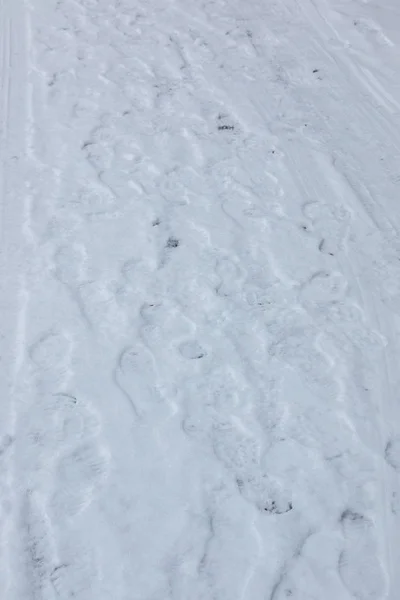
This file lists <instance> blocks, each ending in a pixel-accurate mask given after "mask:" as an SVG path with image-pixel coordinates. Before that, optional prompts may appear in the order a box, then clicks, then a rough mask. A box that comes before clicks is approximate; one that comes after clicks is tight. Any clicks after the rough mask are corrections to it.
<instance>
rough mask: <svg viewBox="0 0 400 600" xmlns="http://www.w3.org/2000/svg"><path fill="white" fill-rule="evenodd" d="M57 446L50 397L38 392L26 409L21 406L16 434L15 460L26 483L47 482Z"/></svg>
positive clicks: (54, 418) (54, 416) (57, 435)
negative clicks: (39, 394)
mask: <svg viewBox="0 0 400 600" xmlns="http://www.w3.org/2000/svg"><path fill="white" fill-rule="evenodd" d="M58 450H59V434H58V431H57V416H56V413H55V411H54V402H53V398H52V397H51V396H50V395H45V396H40V397H38V398H36V401H35V402H34V403H33V404H32V405H30V406H28V407H25V410H23V409H22V407H21V410H20V415H19V419H18V425H17V432H16V436H15V453H16V461H17V464H18V467H19V470H20V472H23V473H24V478H25V484H26V485H32V486H37V485H39V482H40V481H41V480H43V483H44V484H45V485H47V481H48V474H49V472H51V470H52V467H53V461H54V458H55V457H56V456H57V452H58Z"/></svg>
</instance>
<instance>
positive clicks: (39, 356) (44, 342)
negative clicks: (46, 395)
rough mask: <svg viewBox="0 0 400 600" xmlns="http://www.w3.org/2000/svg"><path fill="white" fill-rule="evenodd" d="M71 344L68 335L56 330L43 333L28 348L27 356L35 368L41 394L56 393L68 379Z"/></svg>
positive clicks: (69, 374)
mask: <svg viewBox="0 0 400 600" xmlns="http://www.w3.org/2000/svg"><path fill="white" fill-rule="evenodd" d="M72 348H73V342H72V339H71V338H70V336H69V334H68V333H66V332H61V331H57V330H50V331H48V332H46V333H43V334H42V335H40V336H39V337H38V339H37V340H36V341H35V342H34V343H33V344H32V345H31V346H30V348H29V350H28V355H29V357H30V359H31V361H32V363H33V364H34V365H35V367H36V379H37V384H38V387H39V389H40V390H41V391H42V392H46V391H57V390H59V389H61V388H63V387H65V386H66V385H67V383H68V381H69V379H70V376H71V371H70V364H71V354H72Z"/></svg>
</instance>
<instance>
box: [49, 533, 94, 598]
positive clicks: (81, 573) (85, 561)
mask: <svg viewBox="0 0 400 600" xmlns="http://www.w3.org/2000/svg"><path fill="white" fill-rule="evenodd" d="M58 554H59V559H58V562H57V564H56V565H55V566H54V567H53V569H52V571H51V574H50V581H51V585H52V588H53V591H54V592H55V594H56V597H57V598H60V600H64V599H65V600H67V598H82V599H85V600H89V599H90V598H97V597H98V592H99V591H100V590H99V589H98V585H99V581H100V580H101V571H100V568H99V565H98V560H97V556H96V552H95V551H94V550H93V549H91V548H90V547H89V546H88V545H87V544H85V543H84V542H83V541H82V539H81V534H80V532H79V531H75V532H74V535H73V536H70V538H69V539H68V541H67V542H64V543H63V544H61V545H60V548H59V552H58Z"/></svg>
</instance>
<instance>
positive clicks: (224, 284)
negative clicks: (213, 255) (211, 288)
mask: <svg viewBox="0 0 400 600" xmlns="http://www.w3.org/2000/svg"><path fill="white" fill-rule="evenodd" d="M215 272H216V274H217V275H218V277H219V279H220V283H219V284H218V286H217V288H216V292H217V294H218V296H222V297H229V296H234V295H236V294H238V293H239V292H240V291H241V289H242V282H241V279H242V277H241V272H240V269H239V267H238V266H237V265H236V264H235V263H234V262H233V261H232V260H231V259H230V258H220V259H218V260H217V264H216V267H215Z"/></svg>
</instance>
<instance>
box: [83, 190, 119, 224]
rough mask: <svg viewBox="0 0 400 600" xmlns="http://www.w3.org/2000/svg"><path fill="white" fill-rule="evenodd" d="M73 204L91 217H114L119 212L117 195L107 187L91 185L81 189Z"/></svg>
mask: <svg viewBox="0 0 400 600" xmlns="http://www.w3.org/2000/svg"><path fill="white" fill-rule="evenodd" d="M73 204H74V205H75V206H76V208H77V209H78V210H79V212H81V213H83V215H84V216H85V217H87V218H90V219H96V218H107V217H113V216H114V215H116V214H117V213H118V207H117V202H116V199H115V196H114V195H113V194H112V193H111V192H110V191H109V190H107V188H106V187H100V186H98V187H95V186H93V185H91V186H88V187H86V188H83V189H81V190H80V192H79V193H78V198H77V200H76V201H74V202H73Z"/></svg>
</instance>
